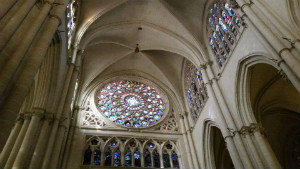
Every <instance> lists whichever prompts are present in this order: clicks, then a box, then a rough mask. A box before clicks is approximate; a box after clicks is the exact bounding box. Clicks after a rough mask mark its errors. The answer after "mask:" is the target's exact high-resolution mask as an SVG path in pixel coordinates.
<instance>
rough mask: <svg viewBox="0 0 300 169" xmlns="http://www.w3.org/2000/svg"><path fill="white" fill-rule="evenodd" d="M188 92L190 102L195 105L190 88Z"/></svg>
mask: <svg viewBox="0 0 300 169" xmlns="http://www.w3.org/2000/svg"><path fill="white" fill-rule="evenodd" d="M187 94H188V100H189V103H190V105H191V106H193V95H192V92H191V89H189V90H188V92H187Z"/></svg>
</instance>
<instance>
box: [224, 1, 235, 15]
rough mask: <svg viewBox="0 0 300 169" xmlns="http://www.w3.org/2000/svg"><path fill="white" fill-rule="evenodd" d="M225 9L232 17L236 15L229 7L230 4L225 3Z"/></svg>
mask: <svg viewBox="0 0 300 169" xmlns="http://www.w3.org/2000/svg"><path fill="white" fill-rule="evenodd" d="M224 7H225V9H226V10H227V12H228V14H229V15H230V16H231V17H232V16H233V15H234V12H233V10H232V9H231V8H230V7H229V4H228V3H225V6H224Z"/></svg>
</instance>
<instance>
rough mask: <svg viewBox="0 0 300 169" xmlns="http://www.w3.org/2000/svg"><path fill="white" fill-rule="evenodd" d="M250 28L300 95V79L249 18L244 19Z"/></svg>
mask: <svg viewBox="0 0 300 169" xmlns="http://www.w3.org/2000/svg"><path fill="white" fill-rule="evenodd" d="M243 18H244V20H245V22H246V23H247V25H248V27H249V28H250V29H251V30H252V31H253V33H254V34H256V37H257V38H259V40H260V41H261V43H262V44H263V45H264V46H265V47H266V48H267V49H269V52H270V56H271V57H272V58H273V61H276V64H277V65H278V66H279V67H280V68H281V69H282V70H283V72H284V73H285V74H286V76H287V77H288V79H289V80H290V81H291V83H292V84H293V85H294V87H295V88H296V90H297V91H298V92H299V93H300V80H299V79H298V77H297V76H296V75H295V74H294V73H293V72H292V71H291V69H290V68H289V67H288V66H287V64H286V63H285V62H284V61H283V60H282V59H281V58H280V57H279V56H278V54H277V53H276V51H275V50H274V49H273V48H272V46H271V45H270V44H269V43H268V42H267V41H266V39H265V38H263V35H262V34H261V32H259V31H258V30H257V28H256V27H255V26H254V25H253V24H252V22H251V21H250V20H249V19H248V17H243Z"/></svg>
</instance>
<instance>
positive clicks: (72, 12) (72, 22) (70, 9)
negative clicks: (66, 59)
mask: <svg viewBox="0 0 300 169" xmlns="http://www.w3.org/2000/svg"><path fill="white" fill-rule="evenodd" d="M77 9H78V2H77V0H71V1H70V3H69V4H68V6H67V22H68V23H67V31H68V35H67V36H68V49H70V47H71V44H72V39H73V35H74V33H75V26H76V20H77V18H76V12H77Z"/></svg>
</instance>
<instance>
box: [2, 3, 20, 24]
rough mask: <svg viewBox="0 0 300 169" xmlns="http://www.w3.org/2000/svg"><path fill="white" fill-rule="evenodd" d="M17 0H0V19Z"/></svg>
mask: <svg viewBox="0 0 300 169" xmlns="http://www.w3.org/2000/svg"><path fill="white" fill-rule="evenodd" d="M16 1H17V0H2V1H0V19H2V17H3V16H4V15H5V14H6V13H7V11H9V9H10V8H11V7H12V6H13V5H14V4H15V3H16Z"/></svg>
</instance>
